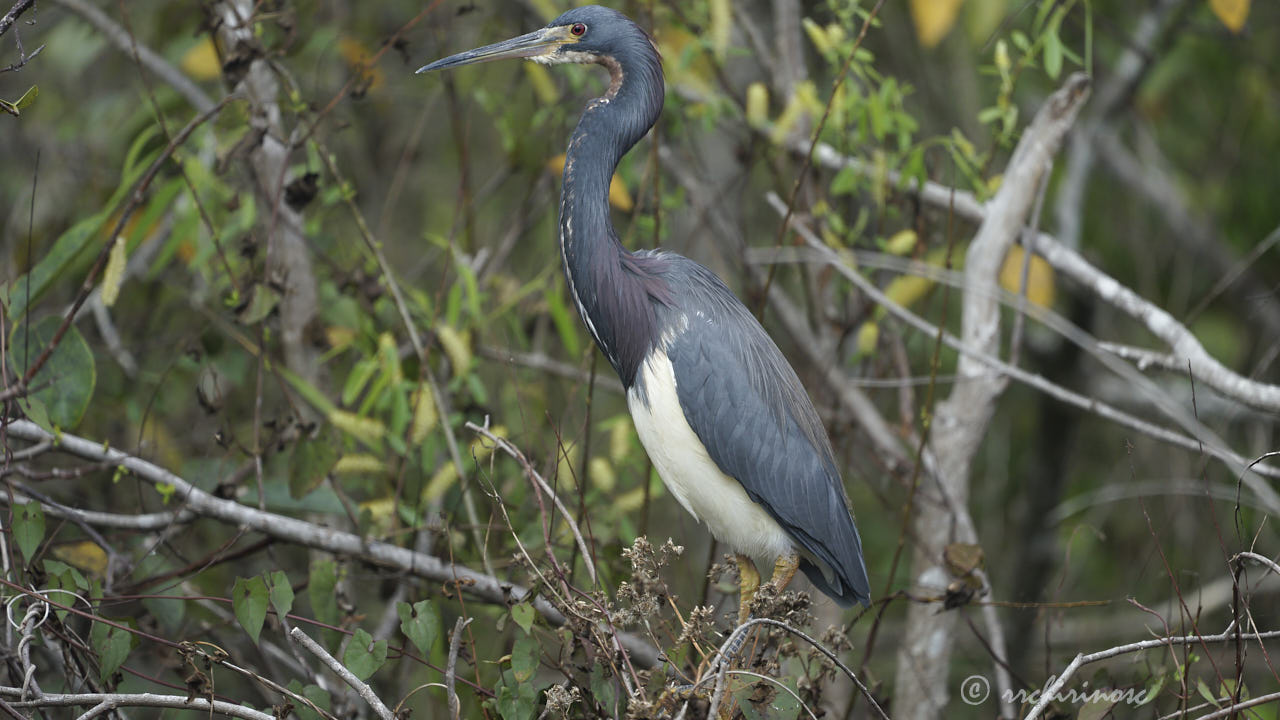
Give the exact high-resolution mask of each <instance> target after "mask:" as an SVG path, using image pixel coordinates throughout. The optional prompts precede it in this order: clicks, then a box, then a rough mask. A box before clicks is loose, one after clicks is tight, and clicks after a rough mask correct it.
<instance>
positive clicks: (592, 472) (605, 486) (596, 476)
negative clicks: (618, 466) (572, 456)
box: [587, 457, 618, 493]
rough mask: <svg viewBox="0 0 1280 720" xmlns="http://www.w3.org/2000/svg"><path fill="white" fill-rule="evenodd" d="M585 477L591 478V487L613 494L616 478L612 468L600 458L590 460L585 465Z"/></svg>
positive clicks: (606, 461)
mask: <svg viewBox="0 0 1280 720" xmlns="http://www.w3.org/2000/svg"><path fill="white" fill-rule="evenodd" d="M587 476H588V477H589V478H591V484H592V485H595V486H596V487H597V488H599V489H600V490H602V491H604V492H607V493H611V492H613V489H614V488H615V487H617V484H618V476H617V475H615V474H614V472H613V466H612V465H610V464H609V461H608V460H606V459H605V458H602V457H593V458H591V462H590V463H588V464H587Z"/></svg>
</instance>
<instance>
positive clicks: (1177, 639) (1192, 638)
mask: <svg viewBox="0 0 1280 720" xmlns="http://www.w3.org/2000/svg"><path fill="white" fill-rule="evenodd" d="M1244 637H1246V638H1248V639H1251V640H1255V641H1257V642H1259V643H1261V642H1262V641H1263V640H1270V639H1272V638H1278V637H1280V630H1270V631H1267V632H1260V633H1250V634H1248V635H1245V636H1244ZM1235 640H1236V632H1235V630H1234V629H1231V628H1228V629H1227V630H1225V631H1223V632H1221V633H1218V634H1217V635H1179V636H1173V637H1163V638H1156V639H1154V640H1143V641H1141V642H1135V643H1129V644H1128V645H1117V646H1116V647H1113V648H1108V649H1106V650H1099V651H1098V652H1094V653H1089V654H1087V655H1086V654H1083V653H1081V654H1079V655H1076V656H1075V658H1074V659H1073V660H1072V661H1071V663H1070V664H1069V665H1067V667H1066V668H1064V669H1063V670H1062V674H1060V675H1058V676H1056V677H1055V679H1054V681H1053V682H1052V683H1050V684H1049V686H1048V687H1046V688H1045V689H1044V692H1042V693H1041V694H1040V700H1039V701H1038V702H1036V704H1035V705H1033V706H1032V707H1031V710H1030V711H1029V712H1028V713H1027V715H1026V717H1025V718H1023V720H1036V718H1038V717H1040V714H1041V713H1042V712H1044V709H1045V707H1047V706H1048V705H1049V702H1050V701H1051V700H1053V697H1054V696H1055V695H1057V694H1058V691H1060V690H1062V688H1063V687H1065V686H1066V684H1067V680H1069V679H1071V676H1072V675H1074V674H1075V673H1076V671H1077V670H1079V669H1080V668H1081V667H1084V666H1085V665H1088V664H1090V663H1095V662H1098V661H1100V660H1109V659H1111V658H1114V657H1119V656H1120V655H1126V654H1128V653H1135V652H1138V651H1141V650H1150V649H1153V648H1161V647H1171V646H1174V645H1200V644H1202V643H1220V642H1234V641H1235ZM1214 717H1221V716H1218V715H1215V716H1214Z"/></svg>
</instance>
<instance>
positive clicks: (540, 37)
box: [418, 27, 577, 73]
mask: <svg viewBox="0 0 1280 720" xmlns="http://www.w3.org/2000/svg"><path fill="white" fill-rule="evenodd" d="M575 40H577V38H575V37H574V36H572V35H570V34H569V33H568V32H566V30H565V28H559V27H554V28H542V29H541V30H535V31H533V32H531V33H528V34H525V35H521V36H520V37H514V38H511V39H510V40H503V41H502V42H500V43H494V44H492V45H486V46H484V47H482V48H476V49H475V50H468V51H466V52H460V53H458V54H457V55H450V56H449V57H447V58H444V59H442V60H437V61H435V62H433V63H431V64H430V65H424V66H423V67H420V68H418V72H419V73H424V72H428V71H431V70H443V69H445V68H452V67H459V66H462V65H474V64H475V63H482V62H490V61H493V60H506V59H508V58H529V57H539V56H541V55H550V54H551V53H553V52H555V50H556V48H558V47H559V46H561V45H564V44H565V43H568V42H573V41H575Z"/></svg>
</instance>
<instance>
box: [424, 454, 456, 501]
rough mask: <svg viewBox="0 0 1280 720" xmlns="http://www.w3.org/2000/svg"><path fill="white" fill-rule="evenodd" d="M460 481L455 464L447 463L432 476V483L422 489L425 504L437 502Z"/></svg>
mask: <svg viewBox="0 0 1280 720" xmlns="http://www.w3.org/2000/svg"><path fill="white" fill-rule="evenodd" d="M457 481H458V471H457V470H456V469H454V467H453V463H451V462H446V463H445V464H443V465H441V466H440V469H439V470H437V471H436V474H435V475H432V476H431V481H430V482H428V483H427V486H426V487H425V488H423V489H422V500H423V502H431V501H432V500H437V499H439V498H440V496H441V495H444V494H445V492H446V491H448V489H449V488H451V487H453V484H454V483H455V482H457Z"/></svg>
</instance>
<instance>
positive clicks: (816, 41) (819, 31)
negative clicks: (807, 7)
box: [800, 18, 832, 55]
mask: <svg viewBox="0 0 1280 720" xmlns="http://www.w3.org/2000/svg"><path fill="white" fill-rule="evenodd" d="M800 24H801V25H802V26H803V27H804V31H805V33H806V34H808V36H809V42H811V43H813V46H814V47H815V48H817V49H818V52H819V53H821V54H823V55H827V54H830V52H831V50H832V47H831V38H830V37H829V36H828V35H827V30H826V28H823V27H822V26H821V25H819V24H818V23H816V22H814V21H812V20H810V19H809V18H805V19H803V20H801V21H800Z"/></svg>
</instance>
